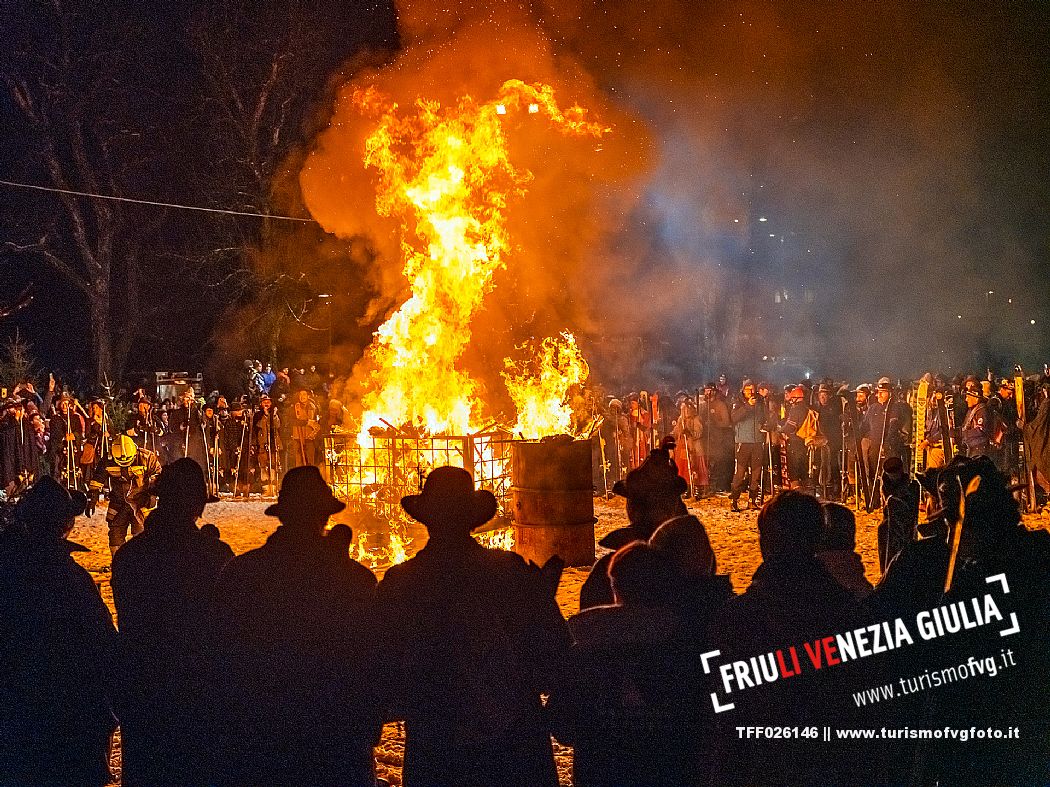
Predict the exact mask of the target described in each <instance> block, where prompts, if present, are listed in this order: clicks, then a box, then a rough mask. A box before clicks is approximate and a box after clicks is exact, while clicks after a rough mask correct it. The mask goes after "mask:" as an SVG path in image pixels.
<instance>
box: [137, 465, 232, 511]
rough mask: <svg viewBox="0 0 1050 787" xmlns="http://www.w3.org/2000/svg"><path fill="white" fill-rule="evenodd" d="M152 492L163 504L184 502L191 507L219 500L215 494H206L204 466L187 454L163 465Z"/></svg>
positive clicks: (206, 485)
mask: <svg viewBox="0 0 1050 787" xmlns="http://www.w3.org/2000/svg"><path fill="white" fill-rule="evenodd" d="M153 493H154V494H155V495H156V496H157V499H158V500H160V501H161V503H162V504H164V505H165V506H167V505H170V504H172V503H176V502H185V503H187V504H188V505H189V506H190V507H191V508H192V507H194V506H196V505H201V506H204V505H206V504H207V503H218V502H219V498H217V497H216V496H215V495H210V494H208V483H207V481H206V480H205V478H204V468H202V467H201V466H200V464H199V463H198V462H197V460H196V459H192V458H190V457H188V456H184V457H182V458H181V459H176V460H175V461H174V462H172V463H171V464H169V465H164V469H163V470H161V472H160V476H159V477H158V478H157V483H156V484H155V485H154V487H153Z"/></svg>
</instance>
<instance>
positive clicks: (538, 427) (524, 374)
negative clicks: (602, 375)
mask: <svg viewBox="0 0 1050 787" xmlns="http://www.w3.org/2000/svg"><path fill="white" fill-rule="evenodd" d="M519 349H522V350H525V349H531V350H532V353H533V355H532V357H531V358H529V359H528V360H527V361H524V362H522V363H514V362H512V361H511V360H510V359H508V360H507V361H506V365H507V371H506V372H504V374H503V379H504V381H505V382H506V384H507V390H508V391H509V392H510V396H511V399H513V400H514V405H515V407H516V408H517V410H518V423H517V425H516V426H515V427H514V431H515V433H516V434H518V435H520V436H521V437H524V438H525V439H527V440H535V439H538V438H540V437H543V436H545V435H552V434H561V433H567V432H569V430H570V428H571V422H572V407H571V406H570V405H569V389H570V388H571V387H572V386H574V385H582V384H583V382H584V381H585V380H586V379H587V374H588V373H589V371H590V370H589V369H588V368H587V361H585V360H584V359H583V353H581V352H580V348H579V347H577V346H576V337H575V336H573V335H572V334H571V333H563V334H562V335H561V338H560V339H558V338H549V339H544V340H543V341H542V342H541V343H540V345H539V347H534V348H527V347H521V348H519Z"/></svg>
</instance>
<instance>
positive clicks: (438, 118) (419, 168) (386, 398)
mask: <svg viewBox="0 0 1050 787" xmlns="http://www.w3.org/2000/svg"><path fill="white" fill-rule="evenodd" d="M354 101H355V103H356V104H357V106H358V107H360V108H361V110H362V112H365V113H368V114H370V115H374V116H376V118H377V120H378V127H377V128H376V130H375V131H374V132H373V133H372V134H371V135H370V136H369V137H368V139H367V141H366V154H365V165H366V166H367V167H369V168H371V169H373V170H375V171H376V173H377V174H378V183H377V196H376V208H377V210H378V212H379V213H380V214H381V215H384V216H392V217H395V218H397V219H399V220H400V222H401V224H402V231H403V237H402V240H401V246H402V251H403V254H404V268H403V270H404V273H405V276H406V278H407V279H408V281H409V284H410V286H411V291H412V295H411V297H409V299H408V300H407V301H405V303H404V304H402V305H401V307H400V308H399V309H398V310H397V311H396V312H395V313H394V314H393V315H392V316H391V317H390V318H389V319H388V320H387V321H386V322H385V323H384V324H383V325H382V326H380V328H379V330H378V331H377V332H376V335H375V338H374V340H373V342H372V345H371V346H370V347H369V349H368V351H367V356H366V357H367V360H368V362H369V363H370V366H371V368H372V369H373V370H374V371H373V372H372V379H371V385H370V388H371V390H370V391H369V392H368V393H366V395H365V396H364V400H363V403H364V415H363V418H362V431H361V434H362V437H364V436H365V435H366V434H367V432H368V430H369V429H370V428H372V427H375V426H382V425H383V424H384V422H389V423H391V424H394V425H397V426H402V425H405V424H410V423H413V422H414V423H415V424H416V425H419V426H424V427H425V428H426V429H427V431H429V432H432V433H452V434H456V433H458V434H464V433H467V432H470V431H474V430H475V429H476V428H477V426H478V424H477V423H476V422H477V421H478V420H479V419H480V417H481V415H480V413H479V410H480V406H479V403H478V402H477V400H476V395H475V388H476V385H475V382H474V381H473V380H472V379H471V378H470V377H469V375H467V374H465V373H464V372H462V371H460V370H458V369H457V368H456V363H457V361H458V360H459V358H460V356H461V355H462V354H463V351H464V349H465V348H466V346H467V343H468V342H469V341H470V338H471V318H472V317H473V315H474V313H475V312H476V311H477V309H478V307H479V306H480V305H481V301H482V298H483V297H484V295H485V293H487V292H488V291H489V290H490V289H491V287H492V277H493V274H494V273H495V272H496V271H497V270H498V269H499V268H500V267H501V266H502V265H503V264H504V254H505V253H506V251H507V250H508V247H509V241H508V237H507V228H506V221H505V217H504V212H505V210H506V206H507V202H508V198H509V197H510V196H511V195H512V194H522V193H524V191H525V185H526V184H527V183H528V181H529V180H530V179H531V174H530V173H529V172H527V171H524V170H519V169H517V168H515V167H514V165H513V164H512V163H511V162H510V159H509V155H508V146H507V139H506V136H505V134H504V129H503V124H502V121H501V116H502V115H506V114H508V113H511V112H518V111H528V112H529V113H530V114H537V113H543V114H544V115H545V116H546V118H547V120H548V122H549V123H550V124H551V125H553V126H554V127H555V128H556V129H557V130H558V131H560V132H561V133H566V134H578V135H590V136H594V137H599V136H601V135H602V134H603V133H605V131H606V130H607V129H605V128H603V127H601V126H600V125H598V124H596V123H591V122H588V121H587V120H586V119H585V115H586V111H585V110H583V109H581V108H580V107H572V108H570V109H568V110H565V111H562V110H561V109H560V108H559V107H558V105H557V103H556V102H555V100H554V94H553V90H552V89H551V88H550V87H548V86H546V85H527V84H525V83H524V82H521V81H518V80H511V81H508V82H506V83H504V85H503V86H502V88H501V89H500V92H499V95H498V96H497V98H495V99H493V100H491V101H488V102H486V103H478V102H477V101H475V100H474V99H473V98H471V97H470V96H465V97H463V98H462V99H460V100H459V101H458V102H457V103H456V105H455V106H451V107H441V106H440V105H439V104H438V103H437V102H433V101H424V100H419V101H417V102H416V105H415V108H416V112H415V114H414V115H408V116H401V115H400V114H399V113H398V106H397V104H395V103H392V102H390V101H388V100H387V99H386V98H385V97H383V96H382V95H381V94H380V93H379V92H378V91H376V90H375V89H373V88H368V89H365V90H359V91H357V92H356V93H355V94H354Z"/></svg>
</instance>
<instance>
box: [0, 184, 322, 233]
mask: <svg viewBox="0 0 1050 787" xmlns="http://www.w3.org/2000/svg"><path fill="white" fill-rule="evenodd" d="M0 185H3V186H10V187H12V188H16V189H31V190H33V191H47V192H51V193H54V194H69V195H70V196H73V197H87V198H88V199H104V200H111V201H113V202H131V203H133V204H136V205H153V206H155V207H159V208H176V209H177V210H196V211H201V212H203V213H224V214H227V215H229V216H251V217H254V218H259V219H276V220H278V221H298V222H303V223H305V224H312V223H313V219H306V218H303V217H301V216H281V215H278V214H273V213H253V212H251V211H245V210H229V209H226V208H205V207H201V206H200V205H180V204H179V203H176V202H159V201H156V200H148V199H134V198H132V197H115V196H113V195H111V194H94V193H92V192H90V191H74V190H73V189H60V188H56V187H54V186H37V185H34V184H32V183H16V182H14V181H11V180H0Z"/></svg>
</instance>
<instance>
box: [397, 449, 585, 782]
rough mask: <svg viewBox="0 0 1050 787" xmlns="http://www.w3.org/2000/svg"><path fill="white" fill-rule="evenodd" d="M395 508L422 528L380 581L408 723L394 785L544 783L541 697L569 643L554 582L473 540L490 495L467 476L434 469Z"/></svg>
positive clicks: (547, 774) (547, 745) (492, 509)
mask: <svg viewBox="0 0 1050 787" xmlns="http://www.w3.org/2000/svg"><path fill="white" fill-rule="evenodd" d="M401 505H402V507H403V508H404V509H405V511H406V512H407V513H408V514H409V516H411V517H412V518H413V519H415V520H417V521H419V522H422V523H423V524H424V525H426V527H427V532H428V533H429V539H428V541H427V543H426V545H425V546H424V547H423V548H422V549H421V550H420V551H419V553H418V554H416V555H415V557H413V558H411V559H409V560H407V561H406V562H405V563H402V564H401V565H398V566H393V567H391V568H390V570H389V571H387V573H386V576H385V577H384V579H383V581H382V582H381V583H380V585H379V607H380V614H381V617H382V619H383V620H384V621H388V622H389V626H387V628H386V631H385V635H384V643H385V645H384V652H383V657H382V663H383V664H384V665H385V666H386V667H387V668H388V669H389V673H388V675H387V677H386V678H385V682H387V683H388V684H389V685H391V686H394V687H396V688H397V690H398V693H397V697H396V700H395V705H394V714H395V716H396V717H397V718H403V719H405V722H406V726H405V731H406V741H405V766H404V779H405V782H404V783H405V784H406V785H407V787H413V786H414V785H415V786H416V787H420V786H421V785H427V786H428V787H434V786H437V785H447V787H473V786H476V787H482V785H484V787H492V785H501V787H510V786H512V785H521V787H526V786H527V787H553V785H556V784H557V783H558V776H557V773H556V771H555V767H554V756H553V752H552V749H551V742H550V735H549V733H548V730H547V727H546V724H545V723H544V720H543V718H542V709H541V706H540V692H541V691H546V690H548V689H549V688H550V684H551V681H552V673H553V671H554V670H555V669H557V667H558V665H559V663H560V661H561V658H562V656H563V654H564V652H565V651H566V649H567V648H568V644H569V639H568V631H567V629H566V626H565V620H564V619H563V618H562V616H561V613H560V612H559V610H558V606H557V604H556V603H555V600H554V587H553V586H552V583H548V581H546V579H545V578H544V576H543V575H542V574H541V572H540V570H539V569H537V568H535V567H530V566H529V565H527V564H526V563H525V561H524V560H522V559H521V558H520V557H519V556H518V555H515V554H513V553H510V552H504V551H502V550H495V549H485V548H484V547H482V546H481V545H480V544H478V543H477V542H476V541H475V540H474V539H473V538H471V535H470V533H471V531H472V530H473V529H474V528H475V527H478V526H479V525H481V524H483V523H485V522H487V521H488V520H490V519H491V518H492V517H493V516H494V515H495V514H496V499H495V497H493V495H492V493H491V492H487V491H475V490H474V482H473V480H472V479H471V477H470V475H469V474H468V473H467V472H466V471H465V470H462V469H460V468H455V467H439V468H437V469H436V470H434V471H433V472H431V473H430V475H429V476H427V479H426V482H425V484H424V485H423V492H422V494H418V495H410V496H408V497H405V498H403V499H402V500H401Z"/></svg>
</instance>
